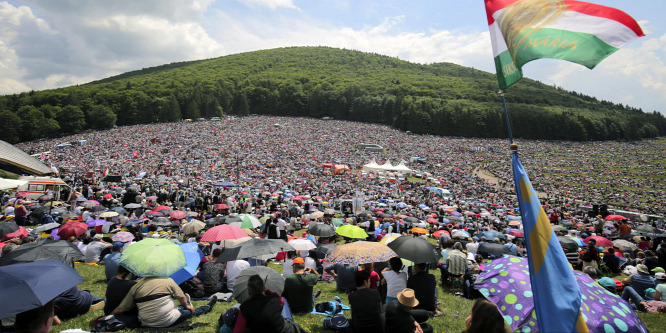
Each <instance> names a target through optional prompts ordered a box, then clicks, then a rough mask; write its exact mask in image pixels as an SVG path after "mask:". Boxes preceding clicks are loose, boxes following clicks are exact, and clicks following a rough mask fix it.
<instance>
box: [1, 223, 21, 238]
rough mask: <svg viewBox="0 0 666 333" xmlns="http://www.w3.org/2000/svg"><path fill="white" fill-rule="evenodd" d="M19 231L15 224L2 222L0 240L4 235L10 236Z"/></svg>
mask: <svg viewBox="0 0 666 333" xmlns="http://www.w3.org/2000/svg"><path fill="white" fill-rule="evenodd" d="M18 230H19V226H18V225H17V224H16V222H13V221H12V222H4V223H0V238H1V237H2V236H4V235H6V234H11V233H13V232H16V231H18Z"/></svg>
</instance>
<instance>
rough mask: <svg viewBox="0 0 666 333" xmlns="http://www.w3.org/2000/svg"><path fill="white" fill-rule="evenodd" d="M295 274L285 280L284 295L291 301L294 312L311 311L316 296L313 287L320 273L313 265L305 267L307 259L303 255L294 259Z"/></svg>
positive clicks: (290, 304) (290, 305)
mask: <svg viewBox="0 0 666 333" xmlns="http://www.w3.org/2000/svg"><path fill="white" fill-rule="evenodd" d="M293 269H294V274H291V275H289V276H287V278H286V279H285V281H284V291H283V292H282V296H284V298H286V299H287V301H288V302H289V307H290V308H291V311H292V312H293V313H310V312H312V309H314V305H315V298H316V297H317V296H319V295H318V294H315V295H313V294H312V289H313V287H314V285H316V284H317V280H319V273H318V272H317V271H316V270H314V269H312V268H311V267H305V261H304V260H303V258H301V257H297V258H295V259H294V263H293Z"/></svg>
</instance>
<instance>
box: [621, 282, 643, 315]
mask: <svg viewBox="0 0 666 333" xmlns="http://www.w3.org/2000/svg"><path fill="white" fill-rule="evenodd" d="M622 299H623V300H625V301H627V302H628V303H629V304H631V303H632V302H633V304H632V306H633V307H635V308H636V309H638V310H639V311H645V307H644V306H643V305H642V304H641V302H644V301H645V299H644V298H643V297H641V295H639V294H638V292H636V290H634V288H633V287H631V286H626V287H624V290H622ZM630 300H631V301H630Z"/></svg>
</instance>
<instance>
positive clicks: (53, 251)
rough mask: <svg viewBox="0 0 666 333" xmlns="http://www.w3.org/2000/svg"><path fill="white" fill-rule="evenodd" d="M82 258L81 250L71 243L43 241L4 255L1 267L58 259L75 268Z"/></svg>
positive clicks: (0, 262)
mask: <svg viewBox="0 0 666 333" xmlns="http://www.w3.org/2000/svg"><path fill="white" fill-rule="evenodd" d="M82 256H83V253H81V250H79V248H78V247H76V245H74V244H72V243H70V242H66V241H57V240H53V239H42V240H39V241H37V242H33V243H27V244H23V245H21V246H19V247H17V248H15V249H14V250H13V251H11V252H9V253H7V254H3V255H2V257H1V258H0V266H5V265H11V264H15V263H19V262H33V261H40V260H47V259H57V260H60V261H62V262H63V263H65V264H67V265H71V266H74V261H76V260H79V259H81V257H82Z"/></svg>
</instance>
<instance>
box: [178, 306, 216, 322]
mask: <svg viewBox="0 0 666 333" xmlns="http://www.w3.org/2000/svg"><path fill="white" fill-rule="evenodd" d="M176 309H177V310H178V311H179V312H180V318H178V320H176V322H175V323H173V324H174V325H176V324H178V323H182V322H184V321H185V320H187V319H190V318H192V317H197V316H201V315H202V314H206V313H208V312H209V311H210V306H208V305H203V306H200V307H198V308H196V309H194V313H192V311H190V310H188V309H186V308H184V307H183V306H182V305H179V306H178V307H176Z"/></svg>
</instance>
